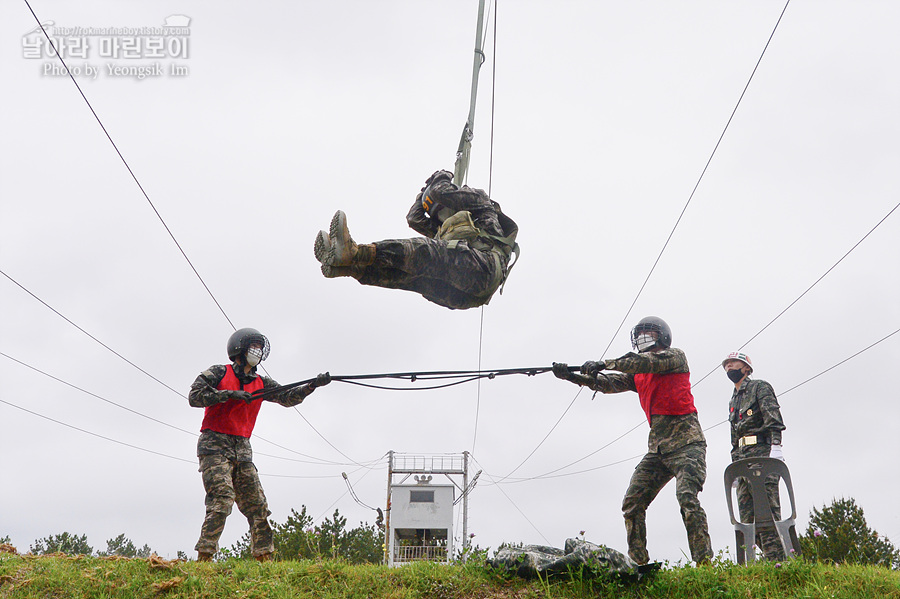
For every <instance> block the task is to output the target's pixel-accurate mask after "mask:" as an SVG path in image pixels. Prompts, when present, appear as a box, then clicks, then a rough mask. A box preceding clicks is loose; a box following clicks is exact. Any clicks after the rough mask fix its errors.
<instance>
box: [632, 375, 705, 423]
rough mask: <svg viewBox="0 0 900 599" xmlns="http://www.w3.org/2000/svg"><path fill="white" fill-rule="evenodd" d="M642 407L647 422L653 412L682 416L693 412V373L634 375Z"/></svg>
mask: <svg viewBox="0 0 900 599" xmlns="http://www.w3.org/2000/svg"><path fill="white" fill-rule="evenodd" d="M634 385H635V387H637V392H638V397H639V398H640V400H641V407H642V408H644V414H646V415H647V422H650V417H651V416H652V415H653V414H664V415H667V416H681V415H683V414H693V413H695V412H696V411H697V408H695V407H694V396H693V395H692V394H691V373H689V372H679V373H674V374H648V373H641V374H636V375H634Z"/></svg>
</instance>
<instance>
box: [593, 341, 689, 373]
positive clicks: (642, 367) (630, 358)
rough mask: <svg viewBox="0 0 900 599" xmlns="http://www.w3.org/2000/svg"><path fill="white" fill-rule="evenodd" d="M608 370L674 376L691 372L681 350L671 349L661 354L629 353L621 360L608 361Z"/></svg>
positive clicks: (606, 366) (606, 364) (606, 363)
mask: <svg viewBox="0 0 900 599" xmlns="http://www.w3.org/2000/svg"><path fill="white" fill-rule="evenodd" d="M604 364H605V368H606V369H607V370H618V371H619V372H625V373H628V374H639V373H646V374H672V373H681V372H690V370H689V368H688V363H687V356H685V355H684V352H683V351H681V350H680V349H677V348H674V347H670V348H669V349H664V350H662V351H659V352H644V353H642V354H636V353H634V352H628V353H627V354H625V355H624V356H622V357H621V358H616V359H615V360H606V361H605V362H604Z"/></svg>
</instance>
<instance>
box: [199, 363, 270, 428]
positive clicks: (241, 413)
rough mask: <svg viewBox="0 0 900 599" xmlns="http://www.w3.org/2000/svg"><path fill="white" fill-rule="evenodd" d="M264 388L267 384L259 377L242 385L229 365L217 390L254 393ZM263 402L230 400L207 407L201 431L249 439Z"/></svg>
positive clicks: (259, 400) (260, 400)
mask: <svg viewBox="0 0 900 599" xmlns="http://www.w3.org/2000/svg"><path fill="white" fill-rule="evenodd" d="M264 386H265V383H263V380H262V377H259V376H257V377H256V378H255V379H253V380H252V381H251V382H249V383H247V384H246V385H242V384H241V381H239V380H238V377H237V375H236V374H235V373H234V369H233V368H232V367H231V365H230V364H229V365H228V366H226V367H225V376H223V377H222V380H221V381H220V382H219V385H218V387H216V389H219V390H220V391H221V390H223V389H228V390H230V391H246V392H247V393H253V392H254V391H256V390H257V389H262V388H263V387H264ZM262 402H263V400H262V399H254V400H253V401H252V402H250V403H247V402H245V401H241V400H239V399H229V400H228V401H225V402H222V403H217V404H216V405H214V406H207V407H206V410H205V413H204V414H203V424H202V425H201V426H200V430H201V431H214V432H217V433H225V434H226V435H237V436H238V437H246V438H248V439H249V438H250V435H251V434H252V433H253V427H254V426H255V425H256V417H257V416H258V415H259V409H260V408H261V407H262Z"/></svg>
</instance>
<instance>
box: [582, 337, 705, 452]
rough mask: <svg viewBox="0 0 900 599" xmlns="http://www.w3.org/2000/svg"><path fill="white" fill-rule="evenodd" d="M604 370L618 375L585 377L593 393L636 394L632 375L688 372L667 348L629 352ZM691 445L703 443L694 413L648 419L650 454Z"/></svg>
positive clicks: (683, 358)
mask: <svg viewBox="0 0 900 599" xmlns="http://www.w3.org/2000/svg"><path fill="white" fill-rule="evenodd" d="M605 362H606V369H607V370H618V371H619V372H600V373H599V374H598V375H597V378H596V379H593V380H591V379H589V378H587V377H584V378H585V380H586V384H587V386H588V387H589V388H590V389H593V390H594V391H600V392H601V393H621V392H623V391H635V392H637V387H636V386H635V383H634V375H635V374H639V373H648V374H682V373H687V372H690V368H689V367H688V362H687V356H686V355H685V354H684V352H683V351H681V350H680V349H678V348H675V347H670V348H668V349H664V350H662V351H658V352H644V353H640V354H638V353H634V352H628V353H627V354H625V355H624V356H622V357H621V358H616V359H614V360H606V361H605ZM691 443H703V444H704V445H705V444H706V437H704V435H703V427H701V426H700V418H699V417H698V416H697V413H696V412H694V413H692V414H682V415H678V416H669V415H665V414H653V415H652V416H651V417H650V436H649V437H648V439H647V447H648V450H649V451H650V452H653V453H656V452H660V453H670V452H672V451H675V450H676V449H679V448H681V447H684V446H685V445H689V444H691Z"/></svg>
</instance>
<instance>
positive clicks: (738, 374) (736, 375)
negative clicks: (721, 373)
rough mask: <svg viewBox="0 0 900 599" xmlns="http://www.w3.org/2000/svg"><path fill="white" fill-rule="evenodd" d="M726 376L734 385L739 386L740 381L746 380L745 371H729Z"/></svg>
mask: <svg viewBox="0 0 900 599" xmlns="http://www.w3.org/2000/svg"><path fill="white" fill-rule="evenodd" d="M725 374H726V375H727V376H728V378H729V379H731V382H732V383H734V384H737V382H738V381H739V380H741V379H742V378H744V371H743V370H729V371H728V372H726V373H725Z"/></svg>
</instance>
